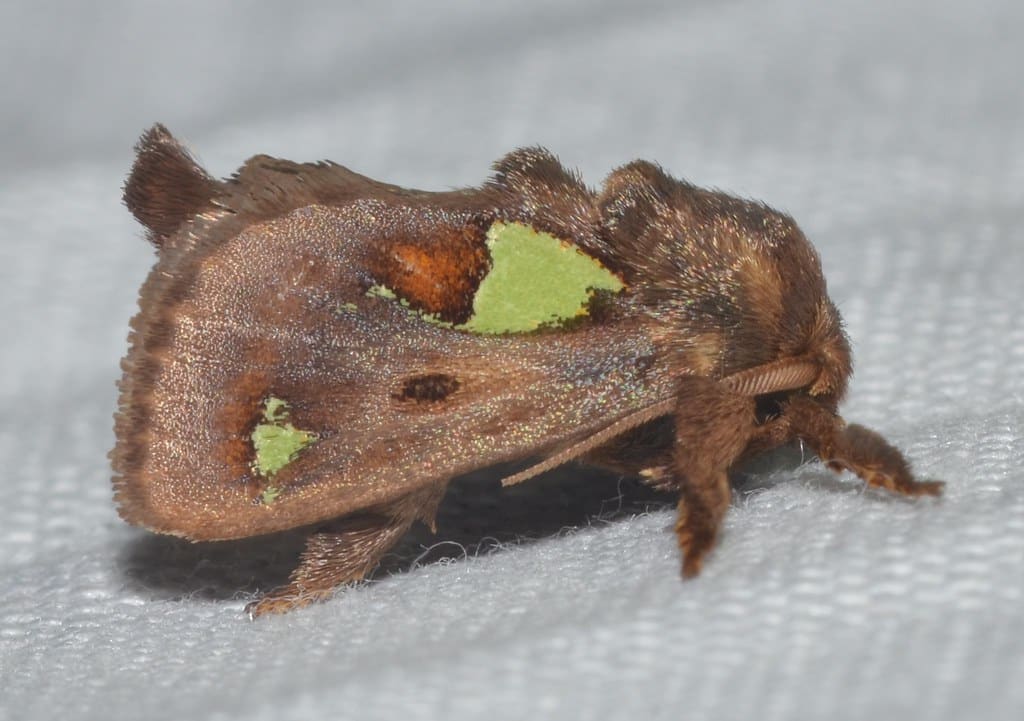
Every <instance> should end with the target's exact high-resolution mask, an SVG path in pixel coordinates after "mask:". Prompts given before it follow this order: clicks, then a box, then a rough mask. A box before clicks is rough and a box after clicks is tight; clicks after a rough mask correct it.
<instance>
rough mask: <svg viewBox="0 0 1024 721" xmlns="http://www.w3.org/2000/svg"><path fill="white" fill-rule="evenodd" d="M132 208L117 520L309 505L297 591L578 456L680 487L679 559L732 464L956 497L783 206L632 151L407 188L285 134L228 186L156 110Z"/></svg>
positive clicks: (292, 596) (115, 455) (212, 517)
mask: <svg viewBox="0 0 1024 721" xmlns="http://www.w3.org/2000/svg"><path fill="white" fill-rule="evenodd" d="M136 153H137V155H136V159H135V162H134V166H133V168H132V170H131V174H130V176H129V177H128V179H127V181H126V184H125V187H124V201H125V203H126V205H127V206H128V208H129V209H130V210H131V212H132V213H133V214H134V216H135V217H136V218H137V219H138V220H139V222H141V224H142V225H143V226H145V228H146V229H147V231H148V238H149V240H150V241H151V242H152V244H153V245H154V246H155V247H156V250H157V254H158V259H157V262H156V265H155V266H154V268H153V270H152V272H151V273H150V274H149V277H148V278H147V279H146V281H145V283H144V284H143V286H142V289H141V291H140V302H139V305H140V311H139V313H138V314H137V315H136V316H135V318H134V319H133V320H132V322H131V332H130V336H129V346H130V347H129V350H128V353H127V356H126V357H125V359H124V360H123V361H122V370H123V378H122V379H121V381H120V384H119V388H120V398H119V406H118V411H117V413H116V415H115V432H116V438H117V440H116V446H115V447H114V449H113V450H112V451H111V460H112V467H113V471H114V477H113V486H114V491H115V499H116V503H117V505H118V509H119V512H120V515H121V516H122V517H123V518H124V519H125V520H126V521H128V522H129V523H132V524H137V525H140V526H144V527H146V528H148V529H150V530H152V531H155V532H158V533H167V534H173V535H176V536H181V537H184V538H187V539H191V540H193V541H209V540H221V539H237V538H244V537H249V536H256V535H259V534H269V533H273V532H276V531H283V530H285V529H292V528H298V527H309V529H310V531H309V537H308V541H307V545H306V548H305V550H304V552H303V553H302V555H301V558H300V560H299V563H298V566H297V567H296V568H295V570H294V571H293V573H292V575H291V577H290V580H289V581H288V583H287V584H286V585H284V586H283V587H281V588H277V589H274V590H271V591H270V592H268V593H266V594H265V595H263V596H262V597H260V598H259V599H258V600H256V601H254V602H253V603H252V604H250V606H249V608H248V610H249V612H250V614H251V615H254V616H256V615H261V614H268V613H280V612H284V611H288V610H290V609H294V608H297V607H300V606H304V605H306V604H308V603H310V602H313V601H316V600H319V599H323V598H325V597H326V596H328V595H330V593H331V592H332V591H333V590H334V589H335V588H336V587H338V586H339V585H341V584H344V583H347V582H353V581H357V580H359V579H362V578H363V577H364V576H365V575H366V574H367V573H368V572H369V571H371V570H372V569H373V568H374V567H375V565H376V564H377V562H378V561H379V560H380V558H381V556H382V555H383V554H384V553H385V552H386V551H387V550H388V549H389V548H390V547H391V546H392V545H393V544H395V543H396V542H397V541H398V540H399V539H400V538H401V536H402V535H403V534H404V533H405V532H406V530H407V529H408V528H409V527H410V525H411V524H413V523H414V522H415V521H422V522H424V523H426V524H427V525H428V526H431V527H433V522H434V516H435V512H436V510H437V507H438V504H439V503H440V501H441V498H442V496H443V495H444V492H445V487H446V485H447V483H448V481H449V479H451V478H452V477H453V476H456V475H459V474H462V473H465V472H467V471H470V470H473V469H478V468H482V467H487V466H492V465H494V464H498V463H502V462H507V461H513V460H521V461H532V464H531V465H529V466H528V467H527V468H526V470H523V471H521V472H519V473H517V474H515V475H513V476H510V477H508V478H506V479H505V483H506V484H509V483H518V482H521V481H524V480H526V479H528V478H530V477H532V476H534V475H537V474H539V473H541V472H543V471H546V470H548V469H551V468H553V467H555V466H558V465H560V464H563V463H566V462H568V461H575V460H580V461H584V462H588V463H593V464H597V465H601V466H605V467H608V468H612V469H615V470H616V471H619V472H621V473H627V474H635V475H638V476H639V477H641V478H643V479H644V480H645V481H646V482H648V483H650V484H652V485H654V486H657V487H659V488H662V489H669V490H672V491H675V492H677V493H678V497H679V505H678V520H677V523H676V526H675V531H676V536H677V539H678V544H679V547H680V549H681V552H682V572H683V575H684V576H693V575H695V574H697V573H698V572H699V571H700V569H701V565H702V564H703V562H704V560H705V558H706V557H707V555H708V552H709V551H710V550H711V549H712V547H713V546H714V544H715V540H716V537H717V535H718V531H719V528H720V526H721V523H722V518H723V516H724V514H725V513H726V510H727V508H728V506H729V503H730V495H731V491H730V485H729V470H730V468H732V467H733V466H734V465H735V464H737V463H738V462H739V461H741V460H742V459H744V458H745V457H747V456H749V455H750V454H753V453H757V452H759V451H764V450H767V449H771V448H775V447H777V446H780V445H782V444H786V443H789V442H793V441H800V442H802V443H804V444H806V446H809V447H810V448H811V449H813V450H814V451H815V452H816V454H817V455H818V456H819V457H820V458H821V459H822V460H823V461H824V462H825V463H827V464H828V466H829V467H831V468H833V469H835V470H837V471H838V470H849V471H852V472H853V473H855V474H857V475H858V476H860V477H861V478H862V479H863V480H864V481H865V482H866V483H867V484H868V485H870V486H877V487H880V488H884V489H888V490H889V491H892V492H893V493H897V494H902V495H906V496H921V495H937V494H939V493H940V490H941V483H939V482H935V481H918V480H915V478H914V477H913V475H912V474H911V471H910V468H909V466H908V463H907V462H906V461H905V460H904V457H903V456H902V455H901V453H900V452H899V451H898V450H897V449H896V448H894V447H893V446H891V445H890V444H889V443H888V442H887V441H886V440H885V439H883V438H882V437H881V436H880V435H878V434H877V433H875V432H873V431H871V430H868V429H866V428H864V427H862V426H859V425H846V424H845V423H844V421H843V419H842V418H841V417H840V416H839V415H838V413H837V408H838V405H839V402H840V400H841V399H842V398H843V394H844V392H845V390H846V387H847V382H848V380H849V378H850V373H851V357H850V346H849V342H848V340H847V337H846V335H845V333H844V331H843V327H842V323H841V320H840V316H839V313H838V311H837V310H836V307H835V305H834V304H833V303H832V301H831V300H830V299H829V297H828V294H827V292H826V286H825V280H824V278H823V277H822V272H821V265H820V261H819V259H818V256H817V254H816V252H815V250H814V249H813V248H812V246H811V244H810V243H809V242H808V241H807V239H806V238H805V237H804V235H803V234H802V233H801V231H800V229H799V228H798V227H797V225H796V224H795V223H794V221H793V220H792V219H791V218H790V217H789V216H787V215H785V214H783V213H780V212H778V211H775V210H772V209H771V208H769V207H767V206H765V205H763V204H761V203H758V202H752V201H749V200H743V199H739V198H736V197H732V196H729V195H726V194H724V193H721V192H713V191H709V190H703V189H700V188H698V187H695V186H693V185H690V184H689V183H686V182H683V181H681V180H676V179H674V178H672V177H669V176H668V175H667V174H666V173H665V172H664V171H663V170H662V169H661V168H660V167H659V166H657V165H654V164H652V163H649V162H644V161H635V162H632V163H629V164H627V165H624V166H622V167H620V168H618V169H617V170H614V171H613V172H612V173H611V174H610V175H609V176H608V177H607V179H606V180H605V181H604V184H603V185H602V186H601V188H600V189H599V190H596V191H595V190H592V189H590V188H588V187H587V186H586V185H584V184H583V182H582V181H581V179H580V177H579V175H578V174H576V173H575V172H572V171H570V170H567V169H566V168H564V167H563V166H562V165H561V164H560V163H559V161H558V160H557V159H556V158H555V156H553V155H552V154H551V153H549V152H548V151H546V150H544V149H542V148H524V149H520V150H516V151H513V152H511V153H509V154H508V155H506V156H505V157H504V158H502V159H501V160H499V161H498V162H497V163H496V164H495V165H494V173H493V175H492V176H491V177H490V179H489V180H487V181H486V182H484V183H483V184H482V185H481V186H480V187H478V188H468V189H461V190H453V191H449V192H425V191H419V190H408V189H404V188H400V187H397V186H395V185H389V184H386V183H382V182H378V181H376V180H371V179H370V178H367V177H365V176H362V175H359V174H358V173H355V172H353V171H351V170H349V169H348V168H345V167H343V166H341V165H337V164H334V163H331V162H319V163H293V162H289V161H286V160H280V159H276V158H272V157H268V156H265V155H257V156H255V157H253V158H251V159H250V160H248V161H247V162H246V163H245V164H244V165H243V166H242V167H241V169H239V170H238V171H237V173H236V174H235V175H233V176H232V177H231V178H228V179H226V180H216V179H214V178H213V177H211V176H210V175H209V174H208V173H207V172H206V171H205V170H203V168H202V167H200V166H199V165H198V164H197V162H196V161H195V160H194V159H193V157H192V156H191V155H190V154H189V153H188V152H187V151H186V150H185V148H184V147H183V146H182V145H181V144H180V143H179V142H178V141H177V140H176V139H175V138H174V137H173V136H172V135H171V134H170V133H169V132H168V131H167V129H166V128H164V127H163V126H161V125H156V126H154V127H153V128H151V129H150V130H148V131H147V132H146V133H144V134H143V136H142V138H141V139H140V141H139V143H138V145H137V146H136Z"/></svg>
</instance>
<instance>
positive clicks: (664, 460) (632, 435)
mask: <svg viewBox="0 0 1024 721" xmlns="http://www.w3.org/2000/svg"><path fill="white" fill-rule="evenodd" d="M674 440H675V430H674V427H673V423H672V418H671V417H670V416H669V417H664V418H658V419H657V420H654V421H650V422H649V423H645V424H643V425H642V426H638V427H637V428H634V429H632V430H630V431H627V432H626V433H623V434H622V435H620V436H617V437H615V438H613V439H612V440H611V441H609V442H608V443H606V444H605V445H603V446H601V447H599V448H596V449H594V450H593V451H591V452H590V453H588V454H587V455H585V456H584V457H583V458H582V459H581V460H582V461H583V462H584V463H589V464H591V465H594V466H599V467H601V468H605V469H607V470H610V471H613V472H615V473H621V474H623V475H626V476H638V477H639V478H640V479H641V480H642V481H643V482H644V484H645V485H647V486H650V487H651V488H654V489H655V490H658V491H675V490H678V489H679V484H678V483H676V480H675V471H674V466H673V448H672V446H673V442H674Z"/></svg>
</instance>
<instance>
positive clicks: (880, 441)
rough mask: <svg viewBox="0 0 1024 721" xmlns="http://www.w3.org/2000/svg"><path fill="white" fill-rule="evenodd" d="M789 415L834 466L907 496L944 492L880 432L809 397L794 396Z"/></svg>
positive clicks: (800, 433)
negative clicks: (915, 471) (915, 469)
mask: <svg viewBox="0 0 1024 721" xmlns="http://www.w3.org/2000/svg"><path fill="white" fill-rule="evenodd" d="M786 415H787V416H788V417H789V422H790V424H791V425H792V428H793V432H794V434H795V435H796V436H797V437H799V438H801V439H803V440H805V441H806V442H807V443H808V444H810V446H811V447H812V448H813V449H814V450H815V452H816V453H817V454H818V457H819V458H821V459H822V460H823V461H824V462H825V464H826V465H828V467H829V468H831V469H832V470H834V471H837V472H838V471H842V470H848V471H852V472H854V473H856V474H857V475H858V476H860V477H861V478H862V479H863V480H864V481H865V482H866V483H867V484H868V485H869V486H875V487H877V488H885V489H886V490H889V491H892V492H893V493H899V494H902V495H904V496H937V495H939V494H941V493H942V486H943V484H942V482H941V481H919V480H917V479H915V478H914V475H913V474H912V473H911V471H910V465H909V464H908V463H907V461H906V459H905V458H904V457H903V454H902V453H900V452H899V450H897V449H896V448H894V447H893V446H892V445H890V444H889V442H888V441H886V440H885V438H883V437H882V436H881V435H879V434H878V433H876V432H875V431H872V430H871V429H869V428H865V427H864V426H860V425H856V424H851V425H846V424H845V423H844V422H843V419H842V418H840V417H839V416H837V415H835V414H833V413H831V412H830V411H829V410H828V409H826V408H824V407H822V406H821V405H819V404H817V403H815V402H814V401H813V400H811V399H810V398H807V397H800V396H798V397H796V398H794V399H793V400H792V401H790V403H789V404H788V408H787V413H786Z"/></svg>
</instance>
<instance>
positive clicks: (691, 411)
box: [674, 377, 757, 577]
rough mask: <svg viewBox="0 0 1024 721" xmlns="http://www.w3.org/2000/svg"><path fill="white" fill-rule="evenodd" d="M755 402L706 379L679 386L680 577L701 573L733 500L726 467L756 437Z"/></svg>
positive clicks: (687, 382)
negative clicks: (681, 568) (681, 572)
mask: <svg viewBox="0 0 1024 721" xmlns="http://www.w3.org/2000/svg"><path fill="white" fill-rule="evenodd" d="M754 410H755V407H754V400H753V399H752V398H751V397H749V396H740V395H737V394H735V393H733V392H731V391H730V390H728V389H726V388H723V387H722V386H720V385H718V384H716V383H714V382H713V381H711V380H709V379H707V378H701V377H695V378H688V379H685V380H684V381H683V382H682V385H681V387H680V389H679V392H678V395H677V403H676V410H675V423H676V428H675V441H676V442H675V449H674V450H675V453H674V467H675V471H676V477H677V482H678V484H679V490H680V497H679V516H678V519H677V521H676V537H677V539H678V541H679V548H680V550H682V552H683V576H686V577H691V576H695V575H697V574H698V573H700V569H701V565H702V564H703V561H704V557H705V556H706V555H707V554H708V552H709V551H710V550H711V549H712V548H713V547H714V545H715V540H716V538H717V536H718V529H719V527H720V526H721V524H722V519H723V518H724V517H725V512H726V511H727V510H728V508H729V502H730V501H731V500H732V489H731V488H730V486H729V475H728V471H729V467H730V466H732V464H733V463H734V462H735V461H736V460H737V459H738V458H739V457H740V456H741V454H742V453H743V451H744V449H745V448H746V446H747V443H748V442H749V440H750V438H751V437H752V436H753V434H754V433H755V429H756V423H757V420H756V415H755V412H754Z"/></svg>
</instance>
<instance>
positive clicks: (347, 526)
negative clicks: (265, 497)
mask: <svg viewBox="0 0 1024 721" xmlns="http://www.w3.org/2000/svg"><path fill="white" fill-rule="evenodd" d="M445 486H446V484H440V485H438V486H436V487H430V488H427V489H424V490H422V491H419V492H417V493H413V494H411V495H409V496H406V497H404V498H402V499H399V500H398V501H395V502H394V503H391V504H389V505H387V506H384V507H382V508H379V509H376V510H373V511H369V512H366V513H360V514H358V515H355V516H352V517H350V518H345V519H342V520H340V521H339V522H338V523H337V525H336V526H335V527H334V528H331V529H330V530H327V531H318V532H315V533H313V534H312V535H310V537H309V539H308V540H307V541H306V549H305V550H304V551H303V552H302V556H301V557H300V559H299V565H298V566H297V567H296V568H295V570H294V571H292V573H291V576H290V577H289V579H288V583H287V584H285V585H284V586H280V587H279V588H275V589H273V590H272V591H270V592H268V593H267V594H265V595H264V596H263V597H262V598H259V599H258V600H256V601H253V602H252V603H250V604H249V605H248V606H246V608H245V610H246V613H248V614H249V617H250V618H255V617H257V616H263V615H265V614H272V613H286V612H288V611H291V610H294V609H296V608H302V607H303V606H308V605H309V604H311V603H315V602H317V601H321V600H323V599H325V598H328V597H329V596H330V595H331V594H332V593H333V592H334V590H335V589H336V588H337V587H338V586H340V585H342V584H344V583H351V582H353V581H359V580H361V579H362V578H364V577H365V576H366V574H368V573H369V572H370V571H372V570H373V569H374V568H375V567H376V566H377V564H378V563H379V562H380V559H381V557H382V556H383V555H384V554H385V553H387V551H388V550H389V549H390V548H391V547H392V546H394V545H395V544H396V543H397V542H398V541H399V539H401V537H402V536H404V535H405V532H406V531H408V530H409V526H411V525H412V524H413V522H414V521H416V520H421V521H423V522H425V523H426V524H428V525H429V526H431V528H433V524H434V515H435V513H436V512H437V506H438V504H440V502H441V498H442V497H443V495H444V490H445Z"/></svg>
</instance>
